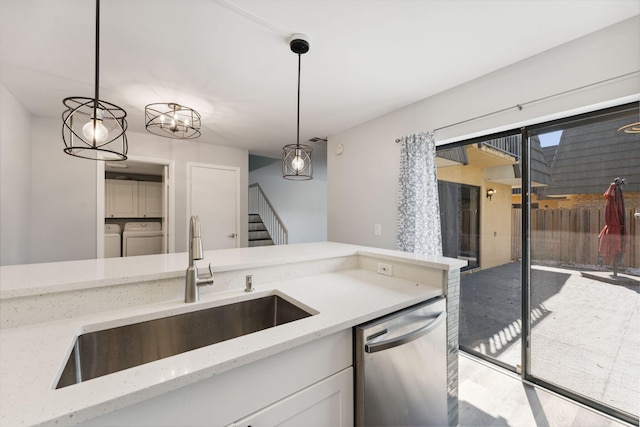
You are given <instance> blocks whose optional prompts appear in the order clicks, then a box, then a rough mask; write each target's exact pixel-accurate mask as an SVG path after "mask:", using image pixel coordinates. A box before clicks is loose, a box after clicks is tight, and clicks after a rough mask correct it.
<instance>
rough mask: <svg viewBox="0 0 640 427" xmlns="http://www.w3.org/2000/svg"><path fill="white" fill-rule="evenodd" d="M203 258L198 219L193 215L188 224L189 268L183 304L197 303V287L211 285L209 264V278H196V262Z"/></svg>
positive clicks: (211, 275)
mask: <svg viewBox="0 0 640 427" xmlns="http://www.w3.org/2000/svg"><path fill="white" fill-rule="evenodd" d="M203 258H204V250H203V249H202V238H201V237H200V219H199V218H198V217H197V216H196V215H193V216H192V217H191V223H190V224H189V267H188V268H187V277H186V282H185V288H184V302H197V301H198V300H199V299H200V292H199V289H198V287H199V286H204V285H211V284H213V270H212V269H211V263H209V276H208V277H204V278H202V279H199V278H198V266H197V265H196V261H198V260H201V259H203Z"/></svg>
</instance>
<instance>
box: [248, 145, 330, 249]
mask: <svg viewBox="0 0 640 427" xmlns="http://www.w3.org/2000/svg"><path fill="white" fill-rule="evenodd" d="M326 159H327V152H326V145H325V144H322V145H321V144H314V145H313V179H312V180H310V181H289V180H286V179H284V178H282V164H281V163H280V162H276V163H273V164H271V165H269V166H265V167H262V168H260V169H256V170H253V171H251V172H249V183H250V184H253V183H259V184H260V188H262V190H263V191H264V193H265V195H266V196H267V198H268V199H269V202H270V203H271V204H272V205H273V207H274V209H275V210H276V211H277V213H278V215H280V217H281V218H282V220H283V222H284V223H285V226H286V227H287V230H288V231H289V243H306V242H323V241H326V240H327V162H326Z"/></svg>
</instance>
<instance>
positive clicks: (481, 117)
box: [396, 71, 640, 143]
mask: <svg viewBox="0 0 640 427" xmlns="http://www.w3.org/2000/svg"><path fill="white" fill-rule="evenodd" d="M638 73H640V71H632V72H630V73H626V74H621V75H619V76H616V77H611V78H608V79H605V80H600V81H598V82H595V83H589V84H588V85H584V86H580V87H577V88H573V89H569V90H565V91H563V92H558V93H554V94H553V95H548V96H544V97H542V98H538V99H534V100H532V101H527V102H523V103H521V104H516V105H514V106H512V107H507V108H502V109H500V110H496V111H492V112H490V113H486V114H482V115H480V116H476V117H472V118H470V119H466V120H462V121H460V122H456V123H451V124H449V125H446V126H442V127H439V128H435V129H434V130H433V132H437V131H439V130H442V129H448V128H451V127H455V126H459V125H462V124H465V123H469V122H473V121H475V120H479V119H484V118H485V117H489V116H493V115H495V114H500V113H504V112H505V111H509V110H512V109H514V108H517V109H518V110H519V111H522V108H523V107H524V106H525V105H530V104H535V103H536V102H540V101H546V100H547V99H551V98H555V97H557V96H562V95H566V94H569V93H572V92H577V91H580V90H583V89H587V88H590V87H593V86H598V85H601V84H604V83H609V82H611V81H614V80H619V79H623V78H626V77H629V76H632V75H634V74H638ZM401 141H402V140H401V139H400V138H398V139H396V143H398V142H401Z"/></svg>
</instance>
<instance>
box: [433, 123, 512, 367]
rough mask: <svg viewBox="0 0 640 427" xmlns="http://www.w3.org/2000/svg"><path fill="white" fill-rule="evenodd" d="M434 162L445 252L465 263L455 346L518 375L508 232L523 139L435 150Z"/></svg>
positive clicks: (493, 141)
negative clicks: (436, 152)
mask: <svg viewBox="0 0 640 427" xmlns="http://www.w3.org/2000/svg"><path fill="white" fill-rule="evenodd" d="M437 160H438V166H439V167H438V179H439V185H438V189H439V197H440V210H441V215H440V217H441V225H442V241H443V253H444V255H445V256H449V257H453V258H459V259H464V260H466V261H467V262H468V263H469V264H468V266H467V267H466V268H465V269H463V273H462V277H461V291H460V329H459V341H460V347H461V348H462V349H464V350H466V351H470V352H473V353H476V354H480V355H483V356H485V357H487V358H490V359H492V360H497V361H499V362H502V363H503V364H506V365H508V366H509V367H510V368H511V369H514V370H515V369H516V368H515V367H516V366H517V365H519V364H520V348H521V346H520V338H521V325H522V321H521V315H520V312H521V303H520V300H521V279H520V276H521V264H520V260H519V256H520V251H519V250H517V251H515V252H514V251H513V249H514V248H519V243H517V242H520V241H521V240H520V238H519V235H520V233H521V230H520V228H516V229H515V230H514V229H513V227H512V222H513V219H512V218H513V216H514V214H513V210H512V205H513V196H512V191H513V189H514V188H518V187H519V186H520V185H521V183H520V135H519V134H517V135H509V136H506V137H501V138H495V139H487V140H484V141H482V142H480V143H478V142H474V143H471V144H467V145H464V146H461V147H456V148H450V149H444V150H439V151H438V159H437ZM518 214H519V210H518ZM514 232H515V233H516V235H515V237H514V235H513V233H514ZM514 242H516V244H515V245H514V244H513V243H514Z"/></svg>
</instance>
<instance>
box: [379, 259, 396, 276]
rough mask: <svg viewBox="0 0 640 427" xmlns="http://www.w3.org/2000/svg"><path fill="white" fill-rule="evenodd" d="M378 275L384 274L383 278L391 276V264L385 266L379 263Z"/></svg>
mask: <svg viewBox="0 0 640 427" xmlns="http://www.w3.org/2000/svg"><path fill="white" fill-rule="evenodd" d="M378 273H379V274H384V275H385V276H393V268H392V267H391V264H385V263H383V262H379V263H378Z"/></svg>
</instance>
